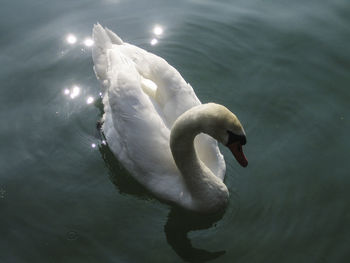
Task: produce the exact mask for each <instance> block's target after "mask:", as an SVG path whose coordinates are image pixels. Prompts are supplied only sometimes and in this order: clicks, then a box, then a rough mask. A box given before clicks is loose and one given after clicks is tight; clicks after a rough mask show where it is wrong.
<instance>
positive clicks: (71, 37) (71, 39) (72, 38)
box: [66, 34, 77, 45]
mask: <svg viewBox="0 0 350 263" xmlns="http://www.w3.org/2000/svg"><path fill="white" fill-rule="evenodd" d="M66 41H67V42H68V44H71V45H73V44H75V43H76V42H77V38H76V36H74V35H73V34H69V35H68V36H67V37H66Z"/></svg>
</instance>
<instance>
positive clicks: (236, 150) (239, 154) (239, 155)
mask: <svg viewBox="0 0 350 263" xmlns="http://www.w3.org/2000/svg"><path fill="white" fill-rule="evenodd" d="M227 147H228V148H229V149H230V150H231V152H232V154H233V155H234V157H235V158H236V160H237V162H238V163H239V164H240V165H242V166H243V167H246V166H247V165H248V160H247V158H246V157H245V155H244V153H243V150H242V145H241V144H240V142H234V143H231V144H230V145H228V146H227Z"/></svg>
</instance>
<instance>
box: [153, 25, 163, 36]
mask: <svg viewBox="0 0 350 263" xmlns="http://www.w3.org/2000/svg"><path fill="white" fill-rule="evenodd" d="M153 33H154V34H155V35H156V36H160V35H161V34H163V28H162V27H161V26H158V25H157V26H155V27H154V28H153Z"/></svg>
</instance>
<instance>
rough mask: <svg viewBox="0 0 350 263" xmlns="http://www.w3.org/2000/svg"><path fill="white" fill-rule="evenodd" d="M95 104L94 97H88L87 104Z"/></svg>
mask: <svg viewBox="0 0 350 263" xmlns="http://www.w3.org/2000/svg"><path fill="white" fill-rule="evenodd" d="M93 102H94V98H93V97H88V98H87V100H86V103H87V104H91V103H93Z"/></svg>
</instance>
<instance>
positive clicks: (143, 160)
mask: <svg viewBox="0 0 350 263" xmlns="http://www.w3.org/2000/svg"><path fill="white" fill-rule="evenodd" d="M93 40H94V43H95V44H94V47H93V52H92V54H93V61H94V70H95V73H96V76H97V78H98V79H99V80H100V81H101V83H102V89H103V104H104V112H105V113H104V116H103V126H102V130H103V132H104V134H105V136H106V139H107V142H108V145H109V147H110V149H111V150H112V152H113V153H114V154H115V155H116V157H117V158H118V160H119V161H120V162H121V163H122V164H123V165H124V166H125V167H126V169H127V170H128V171H129V172H130V173H131V174H132V175H133V176H134V177H135V179H136V180H137V181H139V182H140V183H141V184H143V185H144V186H145V187H146V188H147V189H149V190H150V191H151V192H152V193H153V194H155V195H156V196H158V197H160V198H162V199H165V200H168V201H171V202H174V203H176V204H178V205H180V206H183V207H185V208H187V209H192V210H196V211H202V212H206V211H214V210H216V209H217V208H219V206H224V205H226V202H227V197H228V193H221V194H220V195H219V196H220V197H217V193H216V194H214V195H213V196H211V194H208V193H206V194H204V193H202V194H200V195H198V194H197V192H199V191H200V190H199V189H201V188H200V187H199V188H198V189H193V184H192V183H191V182H192V181H193V178H195V177H193V178H192V179H189V180H188V179H186V178H187V177H189V176H190V175H185V174H184V173H186V172H182V171H181V172H180V170H179V168H178V166H177V164H178V162H176V163H175V161H174V157H173V154H172V149H171V148H170V145H169V144H170V134H171V129H172V127H173V125H174V122H175V121H176V120H177V119H178V117H179V116H181V115H182V114H183V113H185V112H186V111H188V110H189V109H191V108H193V107H196V106H198V105H201V102H200V101H199V99H198V98H197V96H196V95H195V93H194V91H193V89H192V87H191V86H190V85H189V84H188V83H186V81H185V80H184V79H183V78H182V77H181V75H180V74H179V72H178V71H177V70H176V69H175V68H173V67H172V66H170V65H169V64H168V63H167V62H166V61H165V60H164V59H162V58H160V57H158V56H156V55H154V54H151V53H149V52H147V51H145V50H143V49H141V48H138V47H136V46H134V45H131V44H128V43H125V42H123V41H122V40H121V39H120V38H119V37H118V36H117V35H116V34H115V33H113V32H112V31H110V30H109V29H107V28H103V27H102V26H101V25H99V24H97V25H95V26H94V28H93ZM207 105H210V104H207ZM213 105H215V104H213ZM213 105H212V106H213ZM200 107H201V106H200ZM208 107H209V106H208ZM221 107H223V106H221ZM208 109H209V108H208ZM220 109H221V108H220ZM220 109H219V110H218V111H220ZM225 109H226V108H225ZM189 116H190V117H191V116H192V115H189ZM179 126H181V124H180V125H179ZM180 128H181V127H180ZM185 128H186V127H184V129H185ZM181 129H182V128H181ZM192 130H193V129H192ZM200 132H201V131H198V132H197V133H200ZM203 132H205V131H203ZM207 133H208V132H207ZM186 134H187V133H186ZM209 134H210V133H209ZM242 134H244V131H243V129H242ZM196 135H197V134H194V137H195V136H196ZM211 135H212V134H211ZM212 136H215V135H212ZM194 137H193V138H194ZM193 138H192V140H193ZM216 139H218V138H216ZM225 139H226V138H225ZM189 144H190V145H189V149H190V148H191V141H189ZM192 144H193V143H192ZM175 145H177V144H176V143H175ZM175 147H176V146H175ZM181 147H182V146H181ZM195 149H196V150H195V152H196V153H197V154H198V157H199V159H200V161H199V159H198V160H192V163H189V164H188V167H187V168H191V167H190V166H192V167H193V166H196V162H197V164H198V165H199V167H197V168H198V169H199V170H198V169H197V173H203V172H206V173H210V174H209V175H208V176H209V177H208V178H209V179H208V180H212V181H213V182H215V183H213V184H219V186H220V187H219V188H220V189H221V190H220V191H224V192H227V189H226V186H225V185H224V184H223V183H222V181H223V178H224V174H225V162H224V159H223V156H222V154H221V153H220V151H219V149H218V147H217V142H216V140H214V139H213V138H211V137H209V136H208V135H205V134H200V135H199V136H197V137H196V138H195ZM179 158H182V157H179ZM183 158H184V159H185V158H190V157H189V156H187V157H186V156H184V157H183ZM189 162H191V161H189ZM208 169H209V170H208ZM193 170H194V171H193V172H196V168H195V167H193ZM205 178H206V175H204V177H203V180H204V179H205ZM203 180H201V179H199V182H198V185H201V184H202V185H204V184H206V188H205V189H204V192H206V191H209V192H210V191H217V190H215V189H214V190H213V187H209V188H208V182H204V183H203V182H201V181H203ZM209 185H210V184H209ZM215 187H216V186H215ZM215 187H214V188H215ZM223 187H224V188H225V189H226V190H225V189H224V188H223ZM195 188H196V187H195ZM207 188H208V189H207ZM201 191H203V190H201ZM194 192H196V193H194ZM206 196H207V197H206ZM203 198H204V199H206V198H211V200H198V199H203ZM217 198H219V199H225V200H223V201H221V203H222V204H221V205H218V204H217V203H216V201H215V200H216V199H217ZM206 207H207V208H206ZM215 207H216V208H215Z"/></svg>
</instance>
